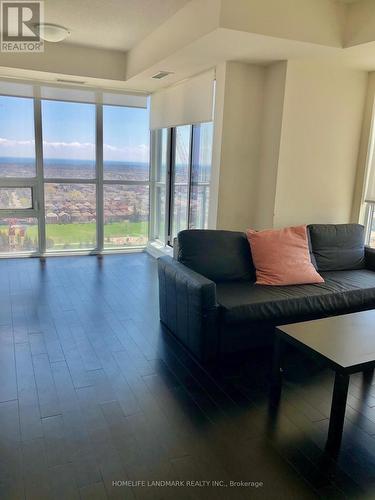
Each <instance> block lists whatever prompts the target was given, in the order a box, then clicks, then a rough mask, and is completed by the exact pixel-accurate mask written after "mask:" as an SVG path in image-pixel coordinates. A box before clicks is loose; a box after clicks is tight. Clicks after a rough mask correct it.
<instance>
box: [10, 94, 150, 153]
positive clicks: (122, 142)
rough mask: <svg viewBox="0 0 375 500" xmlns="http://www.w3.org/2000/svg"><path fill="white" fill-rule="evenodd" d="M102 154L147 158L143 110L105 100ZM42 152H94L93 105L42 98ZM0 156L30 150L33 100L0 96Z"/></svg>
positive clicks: (32, 128) (147, 126) (32, 134)
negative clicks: (108, 103) (116, 105)
mask: <svg viewBox="0 0 375 500" xmlns="http://www.w3.org/2000/svg"><path fill="white" fill-rule="evenodd" d="M103 121H104V137H103V140H104V160H123V161H139V162H148V159H149V123H148V110H147V109H140V108H120V107H115V106H104V115H103ZM42 124H43V149H44V157H45V158H66V159H78V160H93V159H94V158H95V106H94V105H93V104H77V103H63V102H58V101H44V102H42ZM0 156H18V157H30V156H31V157H32V156H34V120H33V102H32V100H31V99H21V98H19V99H18V98H12V97H1V96H0Z"/></svg>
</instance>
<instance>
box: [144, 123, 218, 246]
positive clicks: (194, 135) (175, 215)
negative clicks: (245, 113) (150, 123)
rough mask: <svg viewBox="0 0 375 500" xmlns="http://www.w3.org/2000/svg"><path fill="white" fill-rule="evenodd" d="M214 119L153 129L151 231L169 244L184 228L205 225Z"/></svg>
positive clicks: (159, 239) (203, 226) (195, 227)
mask: <svg viewBox="0 0 375 500" xmlns="http://www.w3.org/2000/svg"><path fill="white" fill-rule="evenodd" d="M212 133H213V123H212V122H207V123H200V124H196V125H182V126H178V127H173V128H171V129H157V130H154V131H153V132H152V169H151V171H152V186H153V196H152V201H153V213H154V216H153V217H152V219H151V221H152V225H153V227H152V231H151V235H152V237H153V239H154V240H158V241H160V242H162V243H166V244H168V245H173V240H174V238H175V237H176V236H177V234H178V233H179V231H181V230H183V229H204V228H207V226H208V207H209V198H210V181H211V157H212Z"/></svg>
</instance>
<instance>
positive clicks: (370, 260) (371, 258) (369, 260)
mask: <svg viewBox="0 0 375 500" xmlns="http://www.w3.org/2000/svg"><path fill="white" fill-rule="evenodd" d="M365 265H366V269H370V270H371V271H375V248H371V247H365Z"/></svg>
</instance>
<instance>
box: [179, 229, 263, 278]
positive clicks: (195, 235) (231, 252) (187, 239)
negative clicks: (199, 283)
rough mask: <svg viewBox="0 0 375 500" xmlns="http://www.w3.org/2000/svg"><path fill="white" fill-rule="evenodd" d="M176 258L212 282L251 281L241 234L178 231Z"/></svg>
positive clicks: (251, 269) (251, 270)
mask: <svg viewBox="0 0 375 500" xmlns="http://www.w3.org/2000/svg"><path fill="white" fill-rule="evenodd" d="M177 239H178V256H177V260H178V261H179V262H181V263H182V264H184V265H185V266H187V267H189V268H190V269H193V270H194V271H196V272H197V273H199V274H202V275H203V276H205V277H206V278H208V279H210V280H212V281H215V282H216V283H219V282H223V281H234V280H245V281H247V282H249V281H254V280H255V269H254V266H253V263H252V259H251V253H250V247H249V243H248V241H247V238H246V235H245V233H240V232H236V231H215V230H209V229H190V230H185V231H181V232H180V233H179V234H178V237H177Z"/></svg>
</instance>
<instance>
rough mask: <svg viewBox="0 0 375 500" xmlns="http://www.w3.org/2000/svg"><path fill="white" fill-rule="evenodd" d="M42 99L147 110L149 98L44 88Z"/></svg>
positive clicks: (72, 89)
mask: <svg viewBox="0 0 375 500" xmlns="http://www.w3.org/2000/svg"><path fill="white" fill-rule="evenodd" d="M40 95H41V98H42V99H54V100H58V101H72V102H91V103H95V102H99V103H102V104H109V105H114V106H127V107H131V108H147V96H146V95H142V94H141V95H136V94H125V93H122V92H105V91H103V92H101V91H96V90H94V89H85V88H69V87H54V86H49V85H46V86H43V87H41V90H40Z"/></svg>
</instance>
